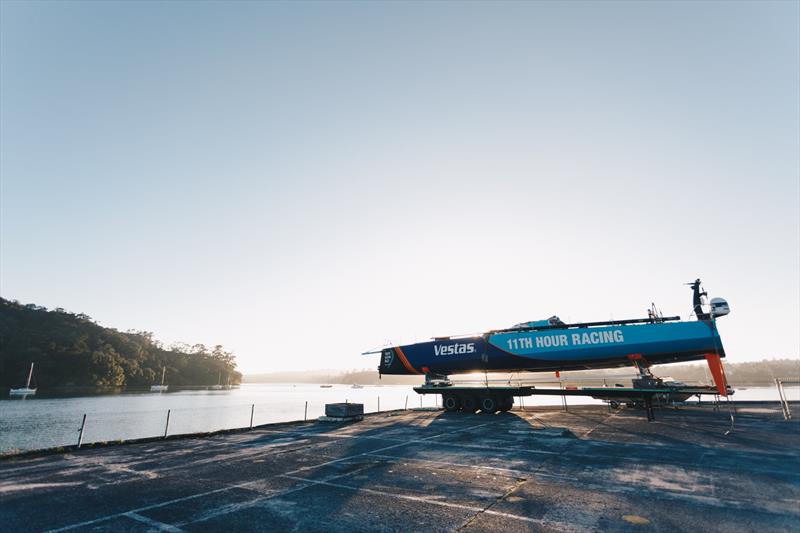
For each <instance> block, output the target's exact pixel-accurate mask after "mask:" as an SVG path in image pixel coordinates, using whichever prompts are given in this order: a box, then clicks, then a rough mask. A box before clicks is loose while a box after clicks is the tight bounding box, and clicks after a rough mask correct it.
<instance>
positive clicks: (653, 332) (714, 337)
mask: <svg viewBox="0 0 800 533" xmlns="http://www.w3.org/2000/svg"><path fill="white" fill-rule="evenodd" d="M706 354H715V355H719V356H721V357H724V356H725V352H724V349H723V347H722V341H721V339H720V337H719V333H718V331H717V328H716V324H715V321H714V320H707V321H706V320H702V321H696V322H672V323H666V322H664V323H647V324H626V325H613V326H601V327H569V328H551V329H545V330H538V331H535V330H528V331H513V330H511V331H508V330H507V331H503V332H497V333H486V334H484V335H482V336H478V337H469V338H458V339H441V340H434V341H429V342H421V343H416V344H409V345H405V346H395V347H393V348H387V349H384V350H383V351H382V352H381V365H380V371H381V373H383V374H439V375H450V374H459V373H466V372H476V371H480V372H483V371H489V372H500V371H534V372H536V371H560V370H585V369H593V368H613V367H620V366H630V365H631V364H632V362H633V360H634V359H644V360H645V361H646V363H648V364H659V363H673V362H680V361H692V360H697V359H703V358H704V356H705V355H706Z"/></svg>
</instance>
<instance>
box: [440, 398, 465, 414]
mask: <svg viewBox="0 0 800 533" xmlns="http://www.w3.org/2000/svg"><path fill="white" fill-rule="evenodd" d="M442 405H443V406H444V410H445V411H448V412H450V413H453V412H455V411H458V410H459V409H460V408H461V402H460V401H458V396H456V395H454V394H445V395H443V396H442Z"/></svg>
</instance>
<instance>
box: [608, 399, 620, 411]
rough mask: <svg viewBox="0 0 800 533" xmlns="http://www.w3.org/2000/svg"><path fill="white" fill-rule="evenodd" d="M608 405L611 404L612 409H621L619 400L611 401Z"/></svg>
mask: <svg viewBox="0 0 800 533" xmlns="http://www.w3.org/2000/svg"><path fill="white" fill-rule="evenodd" d="M608 403H609V405H611V408H612V409H619V402H618V401H617V400H611V401H610V402H608Z"/></svg>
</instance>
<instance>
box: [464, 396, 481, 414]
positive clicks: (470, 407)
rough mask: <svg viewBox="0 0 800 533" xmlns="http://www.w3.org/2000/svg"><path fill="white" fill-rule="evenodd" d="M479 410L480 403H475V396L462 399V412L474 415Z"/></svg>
mask: <svg viewBox="0 0 800 533" xmlns="http://www.w3.org/2000/svg"><path fill="white" fill-rule="evenodd" d="M476 409H478V402H477V401H475V398H474V397H473V396H464V397H463V398H461V410H462V411H464V412H465V413H474V412H475V410H476Z"/></svg>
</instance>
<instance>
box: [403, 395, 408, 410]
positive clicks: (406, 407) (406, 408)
mask: <svg viewBox="0 0 800 533" xmlns="http://www.w3.org/2000/svg"><path fill="white" fill-rule="evenodd" d="M403 409H405V410H406V411H408V394H406V406H405V407H404V408H403Z"/></svg>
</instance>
